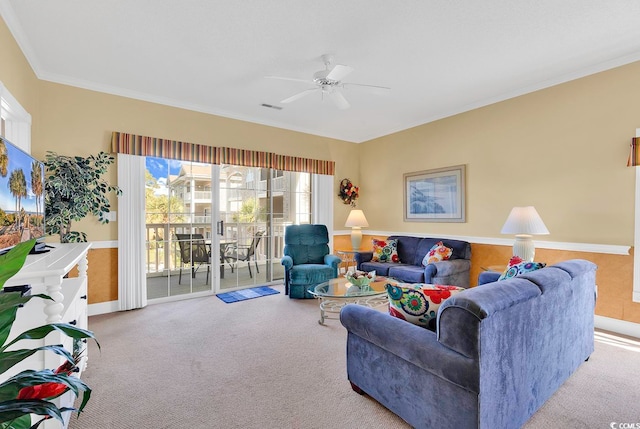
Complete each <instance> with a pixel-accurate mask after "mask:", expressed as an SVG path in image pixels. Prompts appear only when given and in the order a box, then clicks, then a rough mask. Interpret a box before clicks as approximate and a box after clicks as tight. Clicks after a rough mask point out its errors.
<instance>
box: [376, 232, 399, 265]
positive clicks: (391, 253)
mask: <svg viewBox="0 0 640 429" xmlns="http://www.w3.org/2000/svg"><path fill="white" fill-rule="evenodd" d="M372 242H373V257H372V258H371V261H372V262H396V263H397V262H400V258H398V240H396V239H387V240H377V239H375V238H374V239H373V240H372Z"/></svg>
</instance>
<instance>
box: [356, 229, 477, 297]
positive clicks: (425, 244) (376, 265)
mask: <svg viewBox="0 0 640 429" xmlns="http://www.w3.org/2000/svg"><path fill="white" fill-rule="evenodd" d="M389 239H397V240H398V257H399V259H400V262H399V263H394V262H373V261H372V260H371V259H372V257H373V252H359V253H357V254H356V255H355V260H356V264H357V268H358V269H359V270H362V271H375V272H376V274H377V275H379V276H389V277H393V278H394V279H396V280H399V281H401V282H404V283H431V284H441V285H453V286H460V287H465V288H467V287H469V271H470V269H471V244H469V243H468V242H466V241H460V240H449V239H446V238H423V237H408V236H401V235H392V236H390V237H388V238H387V240H389ZM439 241H442V242H443V244H444V245H445V246H447V247H449V248H451V249H453V254H452V255H451V257H450V259H449V260H447V261H441V262H436V263H432V264H429V265H427V266H426V267H424V266H422V259H423V258H424V256H425V255H426V254H427V252H428V251H429V250H430V249H431V248H432V247H433V246H434V245H435V244H436V243H438V242H439Z"/></svg>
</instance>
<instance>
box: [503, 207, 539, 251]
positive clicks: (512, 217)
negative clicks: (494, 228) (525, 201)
mask: <svg viewBox="0 0 640 429" xmlns="http://www.w3.org/2000/svg"><path fill="white" fill-rule="evenodd" d="M500 232H501V233H502V234H515V235H516V241H515V243H513V256H519V257H520V258H522V260H523V261H525V262H533V258H534V256H535V254H536V249H535V246H534V245H533V240H532V239H531V236H532V235H542V234H549V230H548V229H547V227H546V226H545V224H544V222H543V221H542V218H541V217H540V215H539V214H538V212H537V211H536V209H535V208H534V207H533V206H528V207H514V208H513V209H511V213H509V217H508V218H507V221H506V222H505V223H504V226H503V227H502V231H500Z"/></svg>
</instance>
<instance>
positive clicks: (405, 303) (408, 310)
mask: <svg viewBox="0 0 640 429" xmlns="http://www.w3.org/2000/svg"><path fill="white" fill-rule="evenodd" d="M386 288H387V295H389V314H390V315H392V316H394V317H397V318H399V319H402V320H406V321H407V322H410V323H413V324H414V325H418V326H422V327H424V328H429V329H432V330H435V318H436V316H437V315H438V309H439V308H440V306H441V305H442V303H443V302H444V301H445V300H446V299H447V298H449V297H450V296H451V295H454V294H456V293H459V292H462V291H463V290H465V289H464V288H461V287H457V286H444V285H432V284H425V283H415V284H407V283H404V284H403V283H400V284H393V283H388V284H387V285H386Z"/></svg>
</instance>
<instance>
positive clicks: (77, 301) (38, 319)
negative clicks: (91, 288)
mask: <svg viewBox="0 0 640 429" xmlns="http://www.w3.org/2000/svg"><path fill="white" fill-rule="evenodd" d="M54 246H55V248H53V249H51V251H50V252H47V253H43V254H38V255H29V256H27V260H26V262H25V264H24V266H23V267H22V269H21V270H20V271H19V272H18V273H17V274H16V275H15V276H13V277H12V278H10V279H9V280H8V281H7V283H6V284H5V286H18V285H30V286H31V294H32V295H35V294H40V293H42V294H45V295H48V296H50V297H51V298H53V301H49V300H43V299H39V298H33V299H32V300H31V301H29V302H28V303H27V304H26V305H25V306H24V307H23V308H20V309H18V313H17V315H16V320H15V322H14V324H13V327H12V329H11V333H10V335H9V338H13V337H15V336H16V335H18V334H19V333H21V332H24V331H26V330H27V329H30V328H35V327H37V326H41V325H45V324H48V323H71V324H72V325H75V326H77V327H78V328H82V329H88V313H87V309H88V305H87V283H88V278H87V269H88V260H87V252H88V251H89V248H90V247H91V244H90V243H65V244H55V245H54ZM76 266H77V268H78V277H69V278H66V277H65V276H66V275H67V274H68V273H69V272H70V271H71V270H72V269H73V268H74V267H76ZM53 344H63V345H64V347H65V348H66V349H67V350H68V351H69V352H71V351H72V350H73V340H72V339H71V338H69V337H67V336H65V335H64V334H62V333H59V332H52V333H50V334H49V335H47V337H46V338H44V339H43V340H23V341H20V342H18V344H16V345H15V347H14V348H23V347H27V346H29V347H37V346H41V345H53ZM87 359H88V355H87V350H86V348H85V352H84V354H83V357H82V360H81V362H80V364H79V368H80V372H79V373H77V374H76V375H77V376H78V377H80V376H81V374H82V371H83V370H84V369H85V368H86V365H87ZM62 362H63V358H62V357H60V356H58V355H57V354H55V353H53V352H38V353H36V354H34V355H33V356H31V357H30V358H29V359H26V360H25V361H23V362H21V363H20V364H18V365H16V366H14V367H13V368H12V369H11V370H9V371H7V372H6V373H5V374H2V379H3V380H4V379H7V378H9V377H11V376H13V375H14V374H16V373H18V372H20V371H23V370H25V369H35V370H41V369H56V368H57V367H59V366H60V365H61V364H62ZM74 399H75V397H74V395H73V394H70V393H67V394H65V395H63V396H61V397H60V398H58V399H56V401H58V405H59V406H68V407H71V406H73V400H74ZM65 414H66V417H67V419H66V420H67V422H68V418H69V416H70V414H71V413H65ZM36 418H37V417H33V418H32V421H33V422H35V421H37V420H35V419H36ZM40 427H41V428H43V429H59V428H60V427H62V426H61V425H60V422H58V421H56V420H55V419H50V420H47V421H46V422H44V424H43V425H41V426H40ZM64 427H66V424H65V425H64Z"/></svg>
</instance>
